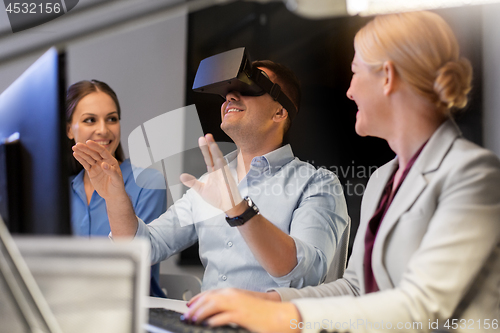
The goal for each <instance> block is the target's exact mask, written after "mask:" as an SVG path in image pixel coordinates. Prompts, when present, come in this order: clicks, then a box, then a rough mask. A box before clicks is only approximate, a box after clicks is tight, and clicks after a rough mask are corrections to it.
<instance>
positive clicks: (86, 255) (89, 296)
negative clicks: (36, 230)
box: [0, 237, 150, 333]
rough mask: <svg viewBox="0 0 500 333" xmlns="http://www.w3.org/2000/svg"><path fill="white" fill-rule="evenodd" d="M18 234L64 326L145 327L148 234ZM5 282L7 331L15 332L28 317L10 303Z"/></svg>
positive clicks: (1, 310)
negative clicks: (122, 237) (123, 237)
mask: <svg viewBox="0 0 500 333" xmlns="http://www.w3.org/2000/svg"><path fill="white" fill-rule="evenodd" d="M14 240H15V243H16V245H17V247H18V249H19V252H20V253H21V255H22V257H23V259H24V261H25V263H26V264H27V266H28V268H29V270H30V271H31V274H32V275H33V277H34V279H35V281H36V283H37V284H38V287H39V289H40V291H41V293H42V295H43V297H44V298H45V301H46V303H47V304H48V306H49V308H50V310H51V311H52V313H53V315H54V317H55V319H56V320H57V322H58V324H59V326H60V328H61V330H62V332H72V333H78V332H106V333H112V332H117V333H118V332H120V333H123V332H143V327H144V323H145V322H146V318H147V308H146V307H145V304H144V302H145V299H146V296H147V295H148V291H149V269H150V258H149V250H150V247H149V243H148V242H147V241H146V240H134V241H128V242H112V241H110V240H109V239H107V238H105V239H90V240H89V239H83V238H73V237H57V238H56V237H22V238H15V239H14ZM5 287H6V286H5V284H1V283H0V294H3V296H0V304H4V305H1V306H0V322H1V323H2V331H4V332H16V331H19V330H18V329H17V328H18V327H19V326H20V325H21V327H22V322H23V318H22V317H21V316H20V315H19V314H17V317H16V311H8V309H6V302H5V301H6V299H5V298H6V297H8V295H9V293H5V292H3V290H2V288H5ZM11 303H12V300H11ZM6 316H7V318H5V317H6Z"/></svg>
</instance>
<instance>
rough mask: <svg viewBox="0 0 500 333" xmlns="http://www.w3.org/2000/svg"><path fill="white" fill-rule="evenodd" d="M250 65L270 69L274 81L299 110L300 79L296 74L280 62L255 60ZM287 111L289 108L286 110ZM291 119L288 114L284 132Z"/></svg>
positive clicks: (288, 126)
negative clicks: (274, 78)
mask: <svg viewBox="0 0 500 333" xmlns="http://www.w3.org/2000/svg"><path fill="white" fill-rule="evenodd" d="M252 67H263V68H267V69H269V70H271V71H272V72H273V73H274V74H275V75H276V82H275V83H277V84H279V85H280V87H281V90H282V91H283V92H284V93H285V95H286V96H287V97H288V98H290V100H291V101H292V103H293V104H294V105H295V107H296V108H297V112H298V111H299V106H300V99H301V91H300V81H299V79H298V78H297V76H296V75H295V74H294V73H293V72H292V71H291V70H290V69H289V68H288V67H286V66H284V65H282V64H278V63H275V62H273V61H271V60H257V61H254V62H252ZM287 111H289V110H287ZM291 124H292V121H291V119H290V116H289V117H288V119H287V120H286V124H285V128H284V133H286V132H287V131H288V129H289V128H290V125H291Z"/></svg>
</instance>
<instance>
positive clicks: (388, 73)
mask: <svg viewBox="0 0 500 333" xmlns="http://www.w3.org/2000/svg"><path fill="white" fill-rule="evenodd" d="M382 71H383V73H384V95H386V96H388V95H390V94H391V93H393V92H394V89H395V87H396V80H397V74H396V68H395V67H394V64H393V63H392V61H386V62H384V64H383V65H382Z"/></svg>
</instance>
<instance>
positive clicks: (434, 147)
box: [372, 119, 460, 289]
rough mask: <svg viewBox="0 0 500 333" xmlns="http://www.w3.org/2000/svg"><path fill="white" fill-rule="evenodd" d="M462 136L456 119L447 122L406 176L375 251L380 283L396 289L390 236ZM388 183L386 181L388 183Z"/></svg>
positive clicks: (380, 285) (386, 216)
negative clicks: (388, 265)
mask: <svg viewBox="0 0 500 333" xmlns="http://www.w3.org/2000/svg"><path fill="white" fill-rule="evenodd" d="M458 136H460V130H459V129H458V128H457V127H456V124H455V123H454V122H453V120H451V119H450V120H448V121H446V122H444V123H443V124H442V125H441V126H440V127H439V128H438V129H437V130H436V132H434V134H433V135H432V136H431V138H430V139H429V141H428V142H427V144H426V146H425V147H424V149H423V150H422V152H421V153H420V156H419V157H418V158H417V160H416V161H415V164H414V165H413V167H412V168H411V170H410V172H409V173H408V175H407V176H406V179H405V180H404V181H403V184H401V187H400V188H399V190H398V193H397V194H396V196H395V197H394V200H393V201H392V203H391V206H390V207H389V209H388V210H387V213H386V215H385V217H384V220H383V221H382V224H381V225H380V229H379V231H378V233H377V237H376V239H375V244H374V246H373V253H372V267H373V273H374V275H375V279H376V281H377V284H378V286H379V287H380V288H381V289H382V288H392V287H394V285H393V284H392V280H391V278H390V276H389V274H388V273H387V270H386V269H385V266H384V263H383V260H384V253H383V252H384V249H385V248H386V246H385V242H386V238H387V236H388V235H389V234H390V232H391V230H392V229H393V228H394V226H395V225H396V223H397V222H398V221H399V218H400V217H401V215H403V214H404V213H405V212H407V211H408V210H409V209H410V208H411V207H412V205H413V204H414V203H415V201H416V200H417V199H418V197H419V196H420V194H421V193H422V192H423V191H424V189H425V187H426V186H427V179H426V177H425V174H427V173H430V172H433V171H435V170H437V169H438V168H439V166H440V165H441V162H442V161H443V159H444V158H445V156H446V154H447V153H448V151H449V150H450V148H451V146H452V144H453V142H454V141H455V139H456V138H457V137H458ZM384 185H385V184H384Z"/></svg>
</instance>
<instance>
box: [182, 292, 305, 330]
mask: <svg viewBox="0 0 500 333" xmlns="http://www.w3.org/2000/svg"><path fill="white" fill-rule="evenodd" d="M187 305H188V307H189V310H188V311H187V312H186V313H185V314H184V318H185V320H190V321H192V322H194V323H196V324H201V323H202V322H206V324H208V325H209V326H222V325H228V324H231V323H233V324H236V325H239V326H241V327H244V328H246V329H248V330H249V331H252V332H296V330H293V329H292V327H291V325H290V322H291V321H292V320H294V319H295V320H297V321H300V315H299V312H298V311H297V308H296V307H295V305H293V304H292V303H281V302H275V301H269V300H263V299H259V298H257V297H255V296H252V295H251V294H249V293H248V292H246V291H242V290H238V289H233V288H230V289H219V290H212V291H207V292H204V293H201V294H199V295H197V296H196V297H195V298H193V299H192V300H191V301H190V302H189V303H188V304H187Z"/></svg>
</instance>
